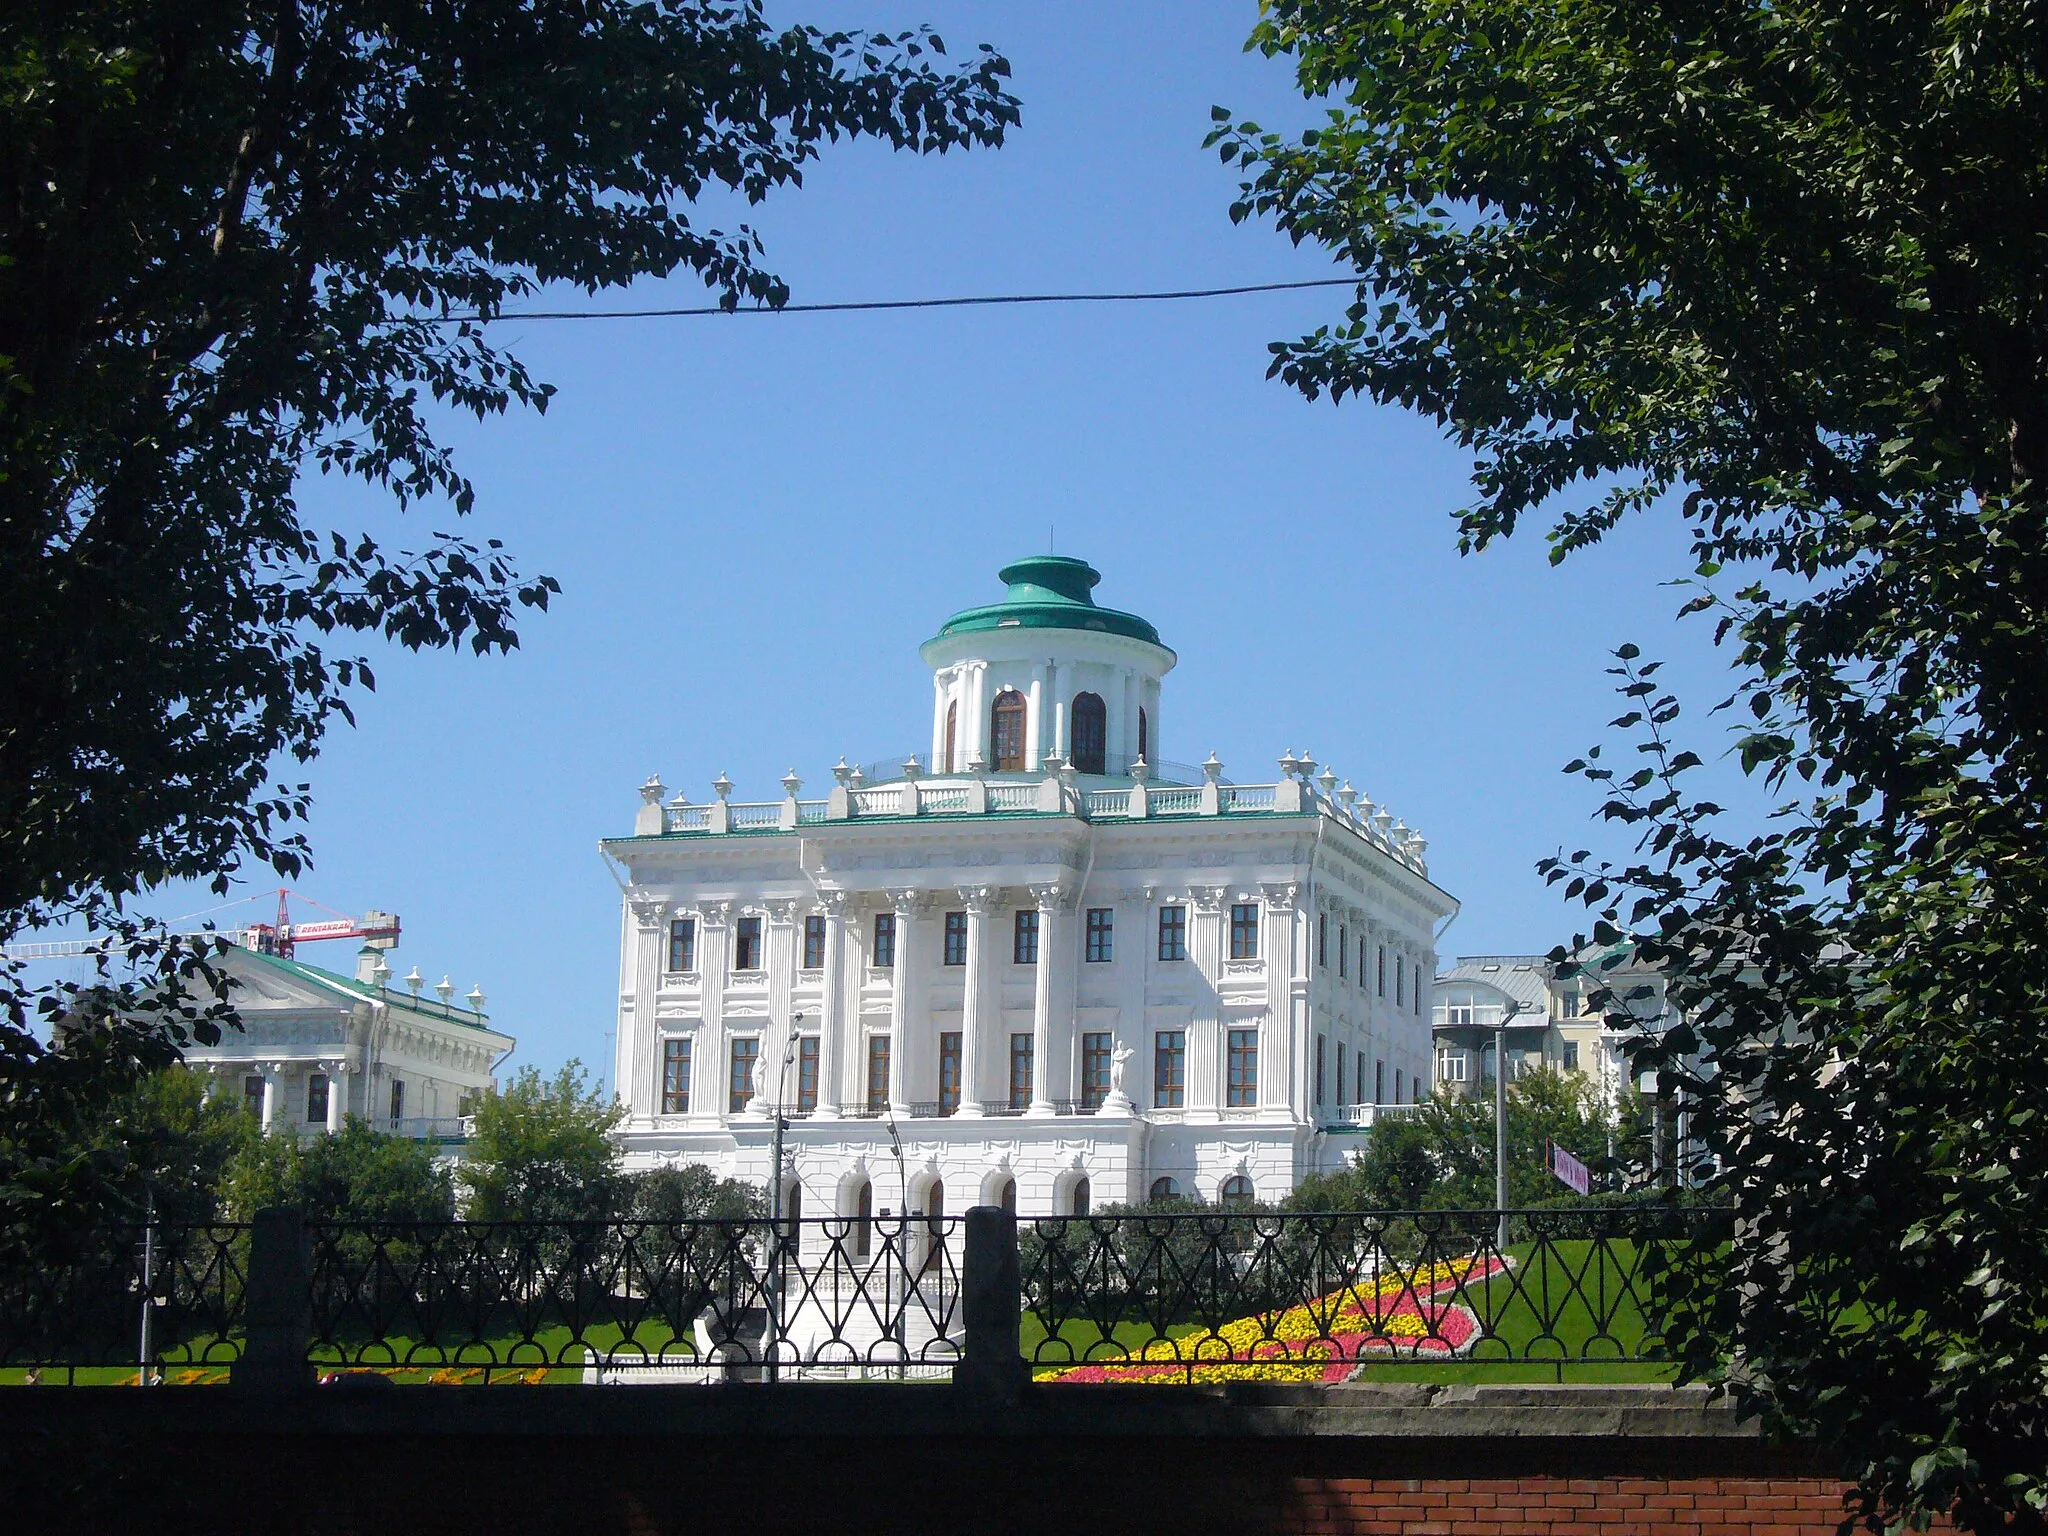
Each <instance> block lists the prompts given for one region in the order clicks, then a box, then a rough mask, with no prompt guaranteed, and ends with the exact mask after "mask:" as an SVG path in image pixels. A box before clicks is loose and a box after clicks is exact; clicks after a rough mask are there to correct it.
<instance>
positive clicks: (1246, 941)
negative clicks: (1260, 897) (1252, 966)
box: [1230, 901, 1259, 960]
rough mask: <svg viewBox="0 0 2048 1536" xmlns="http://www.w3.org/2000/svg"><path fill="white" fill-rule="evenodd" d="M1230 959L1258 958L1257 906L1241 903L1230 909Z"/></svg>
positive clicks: (1250, 902)
mask: <svg viewBox="0 0 2048 1536" xmlns="http://www.w3.org/2000/svg"><path fill="white" fill-rule="evenodd" d="M1230 958H1231V959H1233V960H1256V959H1258V958H1259V905H1258V903H1257V902H1255V901H1241V902H1239V903H1238V904H1237V905H1236V906H1234V907H1232V908H1231V909H1230Z"/></svg>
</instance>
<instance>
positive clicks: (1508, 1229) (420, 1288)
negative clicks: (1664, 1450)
mask: <svg viewBox="0 0 2048 1536" xmlns="http://www.w3.org/2000/svg"><path fill="white" fill-rule="evenodd" d="M1002 1108H1003V1109H1007V1106H1002ZM1732 1233H1733V1228H1732V1224H1731V1223H1730V1222H1729V1220H1728V1217H1727V1213H1726V1212H1724V1211H1719V1210H1713V1209H1705V1208H1700V1207H1684V1206H1674V1205H1669V1204H1661V1203H1657V1204H1642V1205H1629V1206H1619V1205H1591V1204H1588V1205H1583V1206H1574V1207H1569V1208H1557V1209H1544V1210H1527V1211H1508V1212H1496V1211H1406V1212H1401V1211H1365V1212H1313V1213H1306V1212H1305V1213H1295V1212H1273V1211H1265V1210H1255V1209H1248V1208H1247V1209H1193V1210H1184V1211H1175V1212H1172V1213H1158V1214H1155V1213H1152V1212H1149V1211H1146V1210H1143V1209H1139V1210H1132V1211H1125V1210H1121V1209H1117V1208H1110V1209H1107V1210H1103V1211H1100V1212H1098V1213H1096V1214H1093V1215H1085V1216H1048V1217H1037V1218H1025V1219H1024V1220H1022V1221H1019V1220H1018V1219H1017V1218H1015V1217H1012V1216H1010V1215H1008V1214H1007V1213H1005V1212H1003V1211H1000V1210H995V1209H991V1208H984V1209H979V1210H976V1211H974V1212H970V1213H968V1214H966V1215H965V1216H959V1217H948V1216H925V1215H921V1214H917V1213H914V1212H913V1213H908V1214H906V1213H902V1212H898V1213H896V1214H894V1215H881V1216H875V1217H870V1218H861V1217H858V1216H831V1217H811V1218H806V1219H803V1220H791V1221H784V1222H781V1223H779V1224H777V1223H771V1222H770V1221H768V1220H766V1219H765V1218H750V1219H740V1220H705V1221H674V1222H660V1221H585V1222H460V1221H457V1222H321V1221H314V1222H305V1221H302V1220H301V1219H300V1218H299V1217H298V1216H297V1215H296V1214H295V1213H292V1212H289V1211H273V1212H266V1213H263V1214H262V1215H260V1216H259V1217H258V1218H257V1220H256V1221H255V1222H254V1223H252V1224H249V1225H218V1226H208V1227H191V1226H168V1225H158V1226H156V1227H154V1228H151V1229H149V1230H148V1232H147V1233H146V1234H145V1232H144V1231H143V1230H142V1229H139V1228H122V1229H119V1230H112V1231H109V1232H107V1233H106V1234H103V1235H102V1236H101V1237H99V1238H98V1239H96V1240H94V1241H92V1242H90V1243H88V1244H87V1245H86V1246H85V1247H84V1248H82V1249H80V1250H78V1251H76V1252H73V1253H70V1254H67V1255H65V1256H64V1257H63V1258H62V1260H61V1261H59V1260H54V1259H53V1260H51V1261H49V1262H45V1263H42V1264H39V1265H36V1266H33V1267H30V1268H27V1269H25V1270H24V1272H22V1273H18V1274H13V1275H10V1276H6V1277H0V1381H4V1382H14V1383H20V1382H23V1381H34V1380H62V1381H71V1382H76V1383H80V1384H91V1383H96V1382H98V1383H107V1384H114V1383H124V1382H125V1383H131V1384H132V1383H134V1382H135V1381H136V1380H137V1379H138V1375H140V1376H141V1378H142V1379H144V1380H147V1381H151V1382H158V1381H161V1382H165V1383H168V1384H174V1385H188V1384H204V1383H209V1382H216V1381H220V1380H224V1379H226V1377H227V1375H228V1374H229V1372H230V1370H232V1371H234V1372H236V1373H238V1379H240V1378H239V1373H240V1372H241V1371H242V1370H243V1369H244V1368H245V1367H246V1368H247V1369H248V1370H249V1371H250V1372H251V1373H252V1374H251V1378H250V1379H251V1382H252V1384H254V1383H257V1382H262V1383H264V1384H267V1385H270V1386H271V1387H273V1388H276V1387H293V1386H302V1385H310V1384H311V1382H312V1380H313V1377H314V1374H315V1373H316V1372H319V1373H323V1374H333V1373H351V1372H362V1371H368V1372H377V1373H381V1374H383V1375H386V1376H389V1377H393V1378H396V1379H398V1380H401V1381H411V1382H453V1381H491V1380H507V1379H511V1380H521V1381H528V1382H542V1381H548V1382H564V1381H582V1382H587V1383H596V1382H640V1381H644V1382H691V1383H709V1382H716V1381H725V1380H733V1379H762V1378H766V1379H771V1380H773V1379H782V1380H798V1379H806V1380H808V1379H870V1380H873V1379H888V1380H896V1379H914V1378H920V1377H943V1376H948V1375H951V1374H952V1370H953V1367H954V1366H955V1365H956V1364H960V1363H966V1364H970V1365H971V1364H972V1363H973V1362H974V1361H975V1360H976V1359H977V1358H979V1359H980V1360H981V1361H982V1365H983V1367H985V1368H986V1369H987V1371H988V1372H991V1373H993V1374H994V1375H995V1376H997V1377H1001V1376H1002V1375H1003V1374H1004V1373H1005V1372H1014V1379H1016V1380H1018V1381H1021V1380H1023V1379H1024V1377H1025V1376H1026V1375H1027V1373H1028V1374H1029V1375H1030V1376H1033V1377H1035V1378H1036V1379H1037V1380H1038V1381H1039V1382H1041V1383H1045V1384H1048V1385H1059V1384H1086V1383H1091V1382H1155V1383H1175V1382H1178V1383H1195V1384H1206V1383H1212V1382H1220V1381H1243V1380H1254V1381H1279V1382H1303V1383H1312V1382H1334V1381H1340V1380H1346V1379H1359V1378H1370V1377H1371V1376H1372V1374H1373V1373H1374V1372H1376V1371H1380V1370H1383V1369H1395V1370H1397V1371H1398V1372H1402V1373H1405V1378H1406V1379H1412V1378H1413V1376H1414V1375H1415V1372H1416V1370H1417V1369H1418V1368H1423V1369H1424V1374H1425V1375H1427V1374H1428V1371H1429V1369H1430V1368H1434V1369H1436V1370H1439V1371H1442V1372H1447V1373H1449V1375H1450V1377H1451V1378H1453V1379H1470V1378H1471V1377H1472V1376H1474V1375H1475V1374H1477V1375H1480V1376H1484V1375H1485V1374H1486V1373H1488V1372H1494V1371H1498V1372H1500V1373H1501V1374H1503V1375H1504V1376H1505V1377H1506V1379H1510V1380H1518V1379H1527V1378H1528V1376H1529V1374H1530V1373H1531V1372H1532V1371H1533V1372H1539V1373H1541V1374H1543V1375H1546V1376H1553V1377H1555V1378H1556V1379H1559V1380H1564V1379H1568V1378H1571V1377H1572V1376H1574V1375H1578V1376H1580V1377H1582V1378H1584V1379H1592V1380H1628V1379H1637V1380H1644V1379H1659V1378H1662V1377H1665V1376H1668V1374H1669V1371H1670V1361H1669V1353H1668V1351H1667V1350H1666V1348H1665V1340H1664V1336H1663V1330H1662V1326H1661V1323H1660V1319H1661V1317H1662V1316H1663V1299H1662V1293H1661V1291H1660V1285H1661V1277H1662V1276H1663V1275H1664V1274H1666V1273H1667V1272H1668V1271H1669V1268H1670V1265H1671V1264H1672V1262H1673V1261H1674V1259H1677V1260H1690V1261H1691V1263H1692V1265H1693V1267H1692V1268H1691V1269H1690V1270H1688V1271H1687V1279H1688V1283H1690V1282H1691V1281H1693V1280H1696V1279H1697V1275H1698V1268H1697V1266H1698V1262H1699V1261H1700V1260H1701V1259H1702V1257H1704V1258H1706V1259H1707V1260H1708V1261H1709V1262H1718V1261H1717V1260H1716V1258H1715V1256H1716V1255H1718V1254H1720V1253H1721V1252H1722V1251H1723V1249H1724V1245H1725V1244H1726V1243H1727V1242H1728V1241H1730V1239H1731V1236H1732ZM145 1239H146V1241H145ZM1006 1271H1007V1273H1008V1274H1009V1275H1011V1276H1015V1277H1017V1278H1016V1279H1014V1280H1009V1281H1005V1280H1003V1279H1002V1276H1003V1275H1004V1274H1005V1272H1006ZM1011 1285H1014V1286H1015V1291H1014V1293H1013V1300H1005V1297H1004V1294H1003V1292H1004V1291H1005V1288H1006V1287H1008V1286H1011ZM977 1286H979V1287H981V1289H980V1290H979V1291H977V1289H976V1287H977ZM991 1286H993V1287H994V1290H993V1291H990V1289H989V1288H990V1287H991ZM963 1292H965V1293H969V1294H977V1295H986V1297H987V1298H988V1299H986V1300H985V1301H984V1302H983V1303H982V1306H983V1311H982V1312H981V1313H980V1314H979V1315H980V1316H981V1318H982V1321H981V1323H980V1324H975V1323H974V1322H973V1321H972V1319H971V1318H969V1317H968V1316H966V1315H965V1314H964V1313H963V1311H962V1306H961V1298H962V1295H963ZM991 1301H992V1302H993V1304H994V1306H995V1311H994V1312H993V1313H991V1312H990V1311H989V1310H988V1306H989V1305H990V1302H991ZM1006 1316H1007V1318H1008V1321H1005V1320H1004V1319H1005V1317H1006ZM991 1317H993V1318H994V1319H995V1321H994V1323H993V1324H991V1322H990V1318H991ZM992 1326H993V1328H994V1330H995V1331H994V1332H993V1333H991V1332H990V1329H991V1327H992ZM977 1327H978V1328H979V1329H980V1330H981V1331H980V1333H979V1334H977V1332H976V1329H977ZM977 1339H979V1343H977V1342H976V1340H977ZM977 1349H979V1350H981V1351H983V1353H982V1354H981V1355H980V1356H977V1355H976V1354H975V1351H976V1350H977Z"/></svg>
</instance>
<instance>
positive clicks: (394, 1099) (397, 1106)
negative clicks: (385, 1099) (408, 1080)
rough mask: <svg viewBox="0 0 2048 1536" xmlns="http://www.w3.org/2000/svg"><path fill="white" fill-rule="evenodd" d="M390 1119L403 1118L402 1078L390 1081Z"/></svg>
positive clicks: (403, 1096)
mask: <svg viewBox="0 0 2048 1536" xmlns="http://www.w3.org/2000/svg"><path fill="white" fill-rule="evenodd" d="M391 1118H392V1119H394V1120H403V1119H404V1118H405V1082H404V1080H403V1079H402V1078H396V1077H394V1078H393V1079H391Z"/></svg>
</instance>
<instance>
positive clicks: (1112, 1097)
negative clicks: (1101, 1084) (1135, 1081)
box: [1099, 1040, 1137, 1115]
mask: <svg viewBox="0 0 2048 1536" xmlns="http://www.w3.org/2000/svg"><path fill="white" fill-rule="evenodd" d="M1136 1054H1137V1053H1136V1052H1134V1051H1133V1050H1132V1049H1131V1048H1130V1047H1129V1046H1128V1045H1125V1044H1124V1043H1123V1041H1121V1040H1119V1041H1117V1043H1116V1045H1115V1046H1114V1047H1113V1048H1112V1049H1111V1050H1110V1053H1109V1092H1108V1093H1107V1094H1105V1095H1104V1096H1103V1100H1102V1108H1101V1110H1100V1111H1099V1113H1102V1114H1110V1115H1126V1114H1129V1113H1130V1111H1131V1096H1130V1095H1129V1094H1128V1093H1125V1092H1124V1063H1125V1062H1127V1061H1129V1060H1130V1059H1131V1057H1132V1056H1134V1055H1136Z"/></svg>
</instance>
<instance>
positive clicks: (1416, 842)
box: [1408, 832, 1429, 875]
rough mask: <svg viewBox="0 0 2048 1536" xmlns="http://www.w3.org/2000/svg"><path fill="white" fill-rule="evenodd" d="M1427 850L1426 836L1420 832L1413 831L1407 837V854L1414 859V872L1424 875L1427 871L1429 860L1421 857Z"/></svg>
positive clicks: (1427, 841)
mask: <svg viewBox="0 0 2048 1536" xmlns="http://www.w3.org/2000/svg"><path fill="white" fill-rule="evenodd" d="M1428 852H1429V839H1428V838H1426V837H1424V836H1423V835H1422V834H1421V833H1420V832H1417V833H1414V834H1412V835H1411V836H1410V837H1409V839H1408V853H1409V856H1410V857H1411V858H1413V859H1414V860H1415V872H1416V873H1417V874H1418V875H1426V874H1428V873H1429V861H1428V860H1427V859H1425V858H1424V857H1423V855H1424V854H1426V853H1428Z"/></svg>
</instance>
